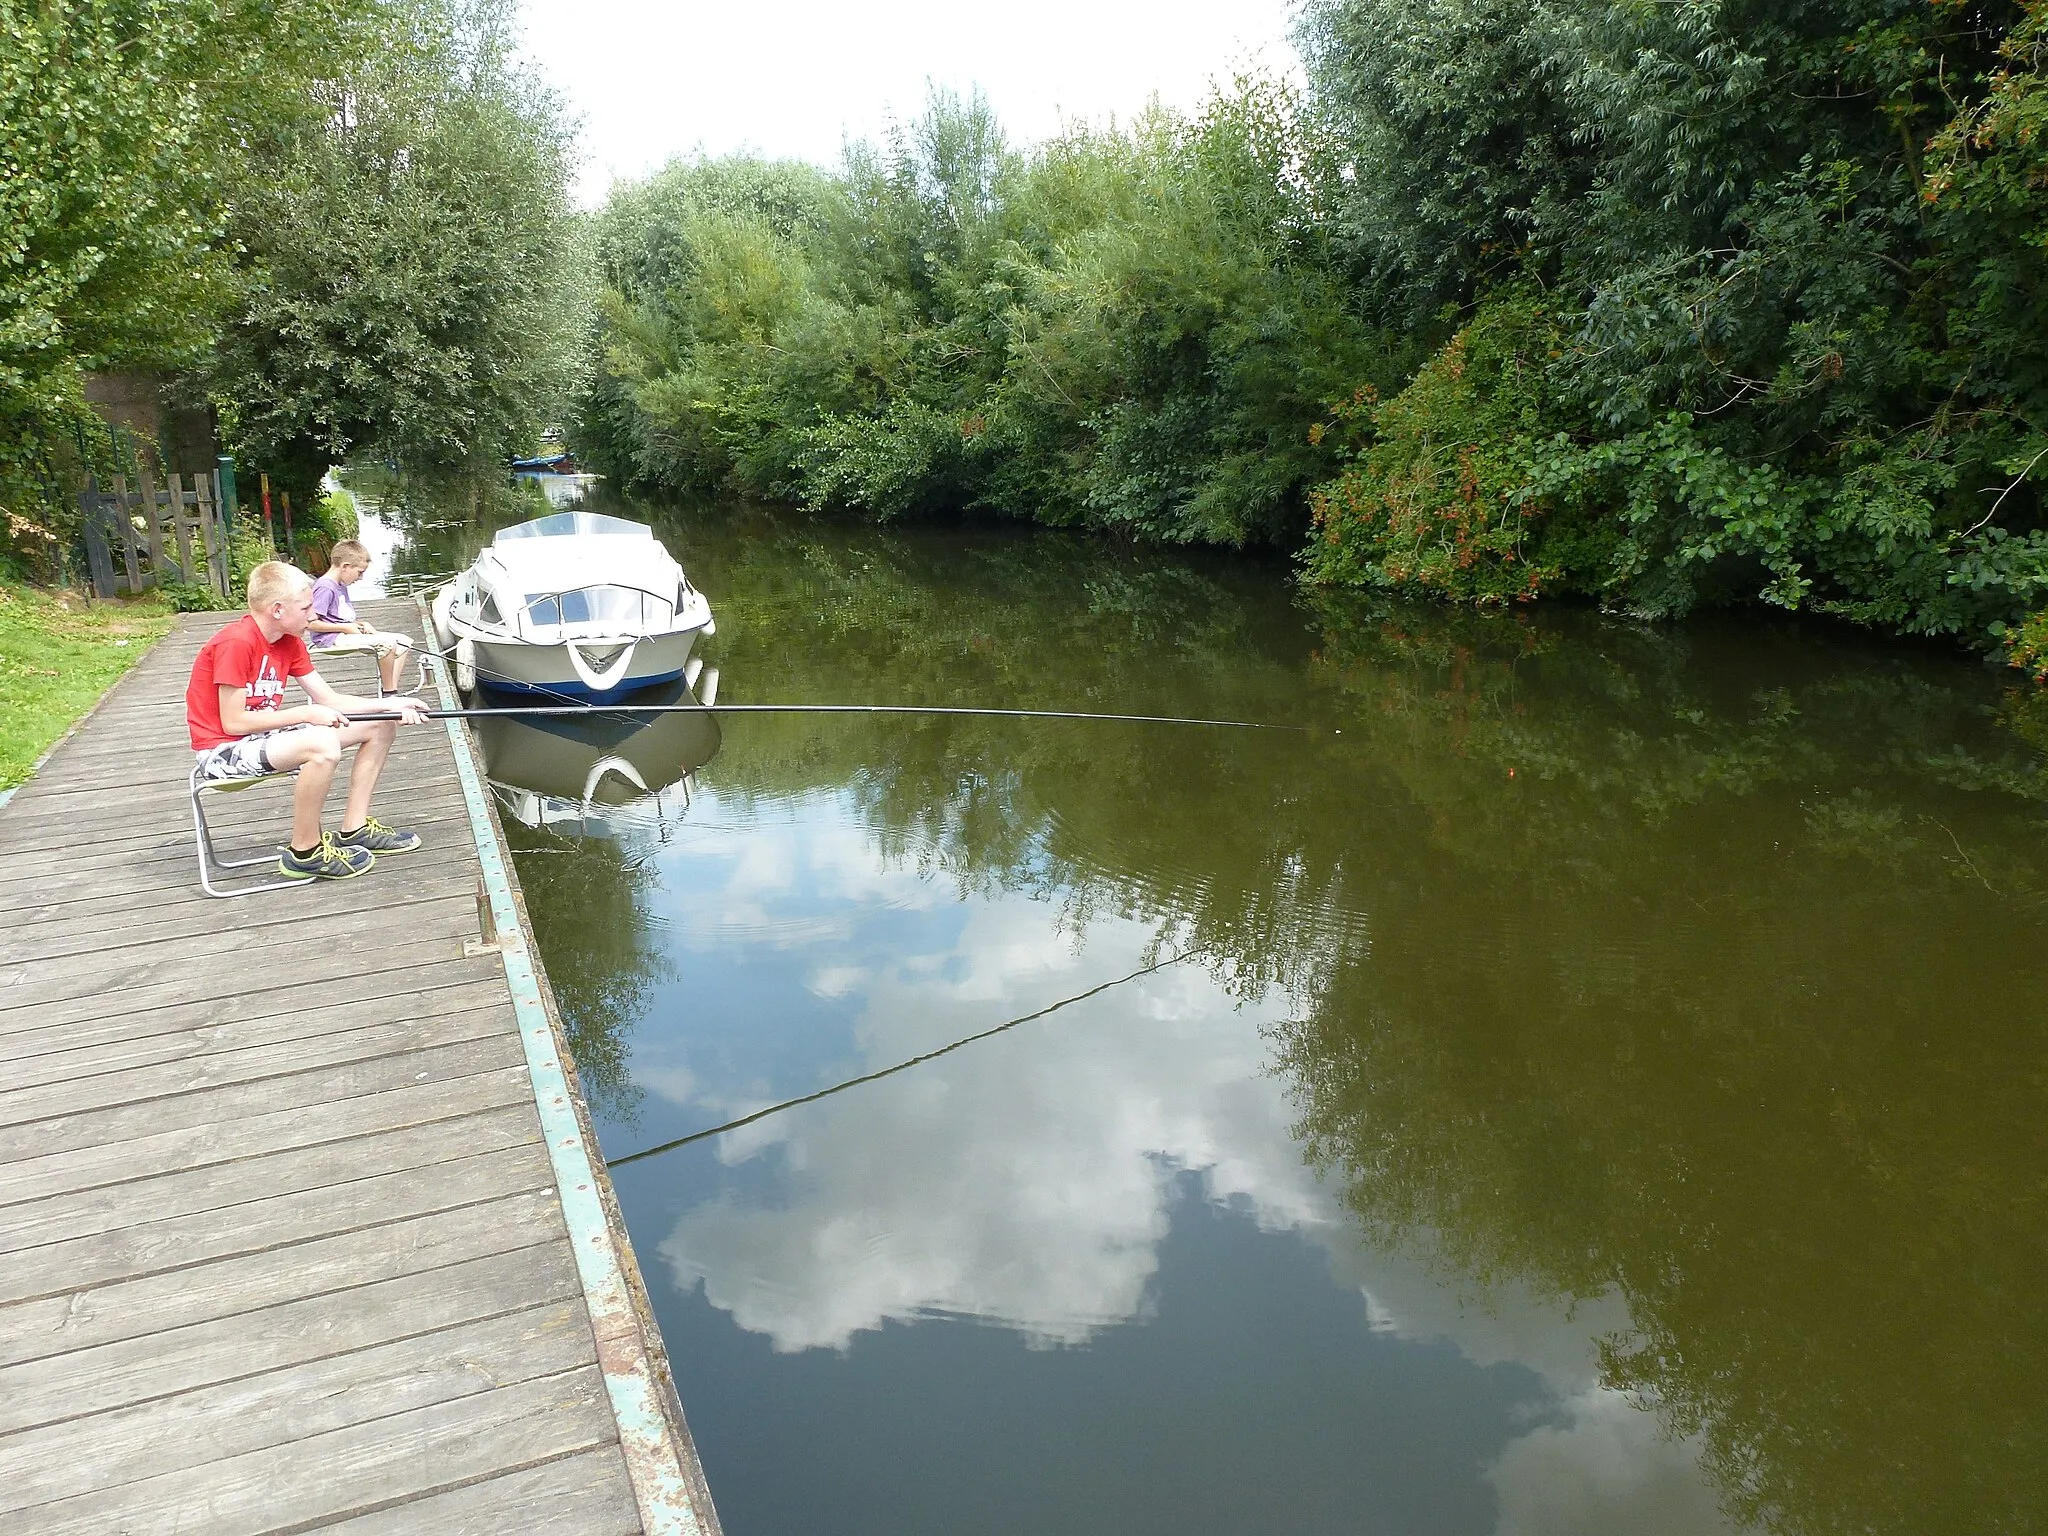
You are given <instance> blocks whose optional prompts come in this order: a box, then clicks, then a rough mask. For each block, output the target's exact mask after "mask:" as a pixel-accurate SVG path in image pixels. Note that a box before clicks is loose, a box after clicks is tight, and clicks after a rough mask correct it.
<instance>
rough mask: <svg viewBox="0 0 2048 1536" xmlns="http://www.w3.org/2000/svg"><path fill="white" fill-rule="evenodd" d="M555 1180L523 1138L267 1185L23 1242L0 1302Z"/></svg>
mask: <svg viewBox="0 0 2048 1536" xmlns="http://www.w3.org/2000/svg"><path fill="white" fill-rule="evenodd" d="M552 1183H553V1171H552V1169H551V1167H550V1165H549V1163H548V1159H547V1150H546V1148H544V1147H541V1146H538V1145H536V1144H534V1143H531V1142H527V1143H522V1144H520V1145H517V1146H511V1147H502V1148H497V1149H494V1150H489V1151H483V1152H478V1153H476V1154H473V1155H471V1156H468V1157H463V1158H458V1159H456V1160H454V1161H452V1162H447V1163H437V1164H431V1165H423V1166H420V1167H413V1168H398V1169H393V1170H391V1171H389V1172H384V1173H372V1174H370V1175H368V1176H366V1177H363V1178H359V1179H357V1180H355V1181H354V1182H352V1183H345V1184H337V1185H328V1186H325V1187H322V1188H317V1189H306V1190H296V1191H293V1192H292V1193H290V1194H282V1195H273V1196H270V1197H268V1198H265V1199H261V1200H252V1201H249V1202H248V1203H246V1204H243V1205H236V1206H228V1207H223V1208H220V1209H216V1210H207V1211H200V1212H197V1213H195V1214H193V1215H190V1216H182V1217H178V1218H175V1219H172V1220H167V1221H159V1222H153V1223H151V1224H150V1225H148V1226H146V1227H126V1228H121V1229H119V1230H116V1231H110V1232H101V1233H97V1234H95V1235H93V1236H91V1237H82V1238H77V1239H74V1240H72V1241H70V1242H64V1243H50V1244H47V1245H45V1246H44V1247H41V1248H31V1249H25V1250H23V1251H22V1252H20V1253H17V1254H15V1255H14V1256H12V1257H11V1258H9V1260H8V1261H7V1263H6V1264H5V1265H0V1304H6V1303H9V1302H15V1301H34V1300H36V1299H37V1298H39V1297H44V1296H58V1295H71V1294H74V1293H76V1292H77V1291H80V1290H83V1289H87V1288H89V1287H92V1286H97V1285H105V1284H108V1283H109V1282H111V1281H115V1280H123V1279H135V1278H138V1277H140V1276H143V1275H155V1274H163V1273H166V1272H167V1271H170V1270H174V1269H182V1268H185V1267H188V1266H190V1265H195V1264H202V1263H205V1262H207V1261H208V1260H212V1259H226V1258H233V1257H235V1256H236V1255H239V1254H248V1253H261V1252H263V1251H264V1250H266V1249H269V1248H275V1247H278V1246H280V1245H282V1244H286V1243H298V1242H304V1241H306V1240H307V1239H309V1238H315V1237H327V1236H331V1235H333V1234H335V1233H339V1232H350V1231H354V1230H355V1229H357V1228H359V1227H370V1226H381V1225H385V1224H388V1223H390V1222H393V1221H399V1220H402V1219H404V1218H406V1217H410V1216H417V1215H422V1214H425V1213H426V1212H429V1211H444V1210H459V1209H460V1208H461V1207H463V1206H466V1205H474V1204H476V1203H477V1202H479V1201H483V1200H495V1199H498V1198H500V1197H501V1196H504V1195H512V1194H518V1193H520V1192H522V1191H525V1190H533V1189H545V1188H549V1187H551V1185H552Z"/></svg>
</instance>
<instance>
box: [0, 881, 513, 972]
mask: <svg viewBox="0 0 2048 1536" xmlns="http://www.w3.org/2000/svg"><path fill="white" fill-rule="evenodd" d="M404 857H406V856H405V855H401V854H390V855H387V856H386V859H380V860H379V861H378V866H379V867H378V868H377V869H373V871H372V875H366V876H365V877H364V878H365V879H369V878H372V876H373V875H374V874H376V873H380V872H381V867H382V866H384V865H385V863H386V860H387V859H388V861H389V863H390V864H393V865H396V864H398V863H400V862H401V860H402V859H403V858H404ZM451 873H452V871H451ZM436 884H437V886H438V888H434V887H430V888H428V889H426V890H417V889H401V888H399V887H396V886H394V885H391V884H388V883H385V882H379V885H378V889H377V893H376V894H377V896H378V898H379V900H378V902H377V905H378V906H379V907H380V908H381V909H382V910H383V911H384V912H386V913H390V914H394V915H395V914H400V913H404V914H409V915H411V916H412V917H413V918H414V919H415V920H416V921H418V922H419V923H421V924H424V925H430V926H434V927H435V928H436V929H437V931H438V929H439V927H440V926H441V925H442V924H443V921H444V919H447V920H452V919H454V918H456V917H467V918H470V919H472V920H473V919H474V918H475V916H476V898H475V896H474V895H473V894H470V893H466V892H464V891H463V890H462V888H461V883H460V881H459V879H447V880H444V881H440V882H437V883H436ZM159 910H160V913H161V915H160V916H159V917H158V918H157V919H156V921H154V922H150V923H136V924H133V925H130V926H127V927H125V928H123V930H122V933H121V945H120V947H121V948H122V949H123V950H124V951H126V950H140V949H145V948H147V947H148V946H150V945H155V944H188V943H192V942H194V941H198V942H201V943H211V942H212V938H213V935H214V934H216V933H218V932H219V930H220V918H221V913H220V909H219V908H218V907H216V908H214V909H213V910H212V911H210V912H209V911H205V910H203V909H200V908H194V907H189V906H187V907H184V908H173V909H171V910H170V911H168V912H163V911H161V909H159ZM236 918H237V926H238V927H240V928H242V929H243V930H244V931H254V932H258V933H262V932H269V933H272V935H273V936H274V937H275V938H277V939H279V940H280V941H288V940H289V939H290V938H292V937H293V934H292V933H290V932H284V931H280V930H291V929H298V928H300V927H302V926H303V925H304V924H306V923H307V922H309V921H312V922H317V921H318V918H317V917H316V916H315V915H314V914H311V913H308V912H306V911H305V910H304V909H287V910H279V909H278V908H276V907H271V906H266V905H264V904H263V903H261V902H256V903H252V904H251V905H250V906H249V907H247V908H245V909H244V910H243V911H241V912H238V913H237V914H236ZM107 938H108V930H107V928H106V927H105V926H101V927H100V929H99V930H98V932H96V933H95V932H94V931H92V929H91V928H90V926H81V927H78V928H75V929H73V930H72V931H71V932H68V933H67V932H51V931H49V930H48V929H41V930H40V931H34V930H30V931H18V932H16V933H13V934H9V933H8V932H6V931H5V930H0V965H7V964H55V963H56V962H58V961H60V960H65V959H69V958H71V957H73V956H76V955H97V954H104V953H105V952H106V951H107V950H108V948H109V947H110V946H109V944H108V942H107Z"/></svg>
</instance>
